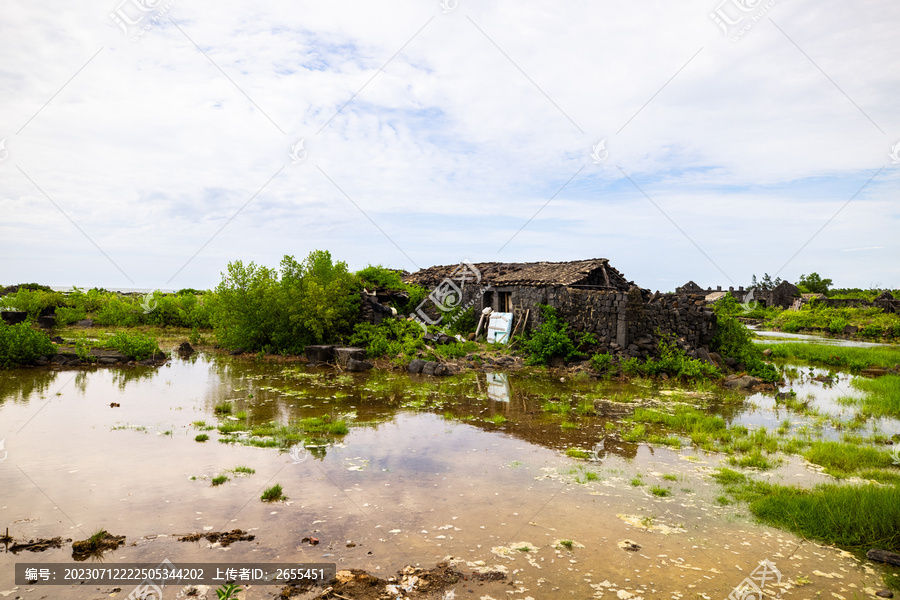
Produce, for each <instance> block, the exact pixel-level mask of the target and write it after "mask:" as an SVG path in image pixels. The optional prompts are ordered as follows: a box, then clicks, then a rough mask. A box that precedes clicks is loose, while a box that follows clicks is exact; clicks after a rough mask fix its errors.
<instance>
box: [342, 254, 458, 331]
mask: <svg viewBox="0 0 900 600" xmlns="http://www.w3.org/2000/svg"><path fill="white" fill-rule="evenodd" d="M356 277H357V278H359V281H360V285H362V286H364V287H367V288H369V289H371V288H383V289H387V290H395V291H401V292H406V293H407V294H409V298H408V299H407V300H406V301H405V302H398V305H397V306H395V307H394V308H396V309H397V312H398V313H400V314H408V313H410V312H413V311H414V310H415V309H416V307H417V306H419V304H421V303H422V300H424V299H425V296H427V295H428V290H426V289H425V288H422V287H419V286H417V285H412V284H407V283H404V282H403V279H402V278H401V276H400V272H399V271H396V270H394V269H388V268H387V267H382V266H381V265H369V266H368V267H366V268H365V269H361V270H359V271H357V272H356ZM474 330H475V327H474V326H473V327H472V331H474ZM455 333H461V332H455Z"/></svg>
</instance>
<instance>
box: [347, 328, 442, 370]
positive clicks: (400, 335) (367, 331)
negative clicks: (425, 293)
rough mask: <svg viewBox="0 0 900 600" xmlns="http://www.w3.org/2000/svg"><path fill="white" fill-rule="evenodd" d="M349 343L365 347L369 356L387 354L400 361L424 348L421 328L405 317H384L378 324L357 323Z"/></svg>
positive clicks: (376, 356)
mask: <svg viewBox="0 0 900 600" xmlns="http://www.w3.org/2000/svg"><path fill="white" fill-rule="evenodd" d="M350 344H352V345H354V346H360V347H362V348H365V349H366V356H368V357H369V358H378V357H381V356H387V357H390V358H396V359H398V360H401V361H402V360H410V359H412V358H413V357H414V356H415V355H416V352H418V351H419V350H421V349H423V348H425V340H424V339H423V338H422V328H421V327H419V325H418V324H416V323H415V322H414V321H407V320H405V319H385V320H383V321H382V322H381V323H379V324H378V325H373V324H371V323H359V324H357V325H356V327H355V328H354V329H353V335H352V336H351V337H350Z"/></svg>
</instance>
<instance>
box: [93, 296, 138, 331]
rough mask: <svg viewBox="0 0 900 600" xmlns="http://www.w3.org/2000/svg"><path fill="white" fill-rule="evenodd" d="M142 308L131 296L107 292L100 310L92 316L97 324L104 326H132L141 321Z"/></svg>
mask: <svg viewBox="0 0 900 600" xmlns="http://www.w3.org/2000/svg"><path fill="white" fill-rule="evenodd" d="M142 315H143V309H142V308H141V305H140V304H139V303H137V302H135V301H134V300H133V299H132V298H126V297H124V296H119V295H118V294H109V295H108V296H107V298H106V299H105V302H103V304H102V306H101V308H100V310H99V311H98V312H97V314H96V315H95V316H94V321H95V322H96V323H97V325H102V326H104V327H108V326H114V325H115V326H120V327H134V326H136V325H139V324H140V322H141V316H142Z"/></svg>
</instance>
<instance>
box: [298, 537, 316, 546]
mask: <svg viewBox="0 0 900 600" xmlns="http://www.w3.org/2000/svg"><path fill="white" fill-rule="evenodd" d="M300 543H301V544H309V545H310V546H318V545H319V538H314V537H312V536H307V537H305V538H303V539H302V540H300Z"/></svg>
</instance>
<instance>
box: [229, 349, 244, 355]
mask: <svg viewBox="0 0 900 600" xmlns="http://www.w3.org/2000/svg"><path fill="white" fill-rule="evenodd" d="M243 353H244V349H243V348H235V349H234V350H232V351H231V352H229V353H228V354H230V355H231V356H237V355H238V354H243Z"/></svg>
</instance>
